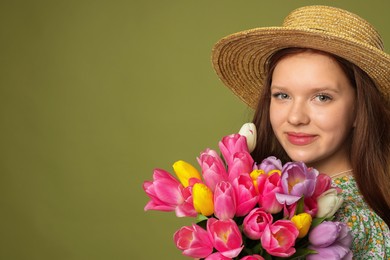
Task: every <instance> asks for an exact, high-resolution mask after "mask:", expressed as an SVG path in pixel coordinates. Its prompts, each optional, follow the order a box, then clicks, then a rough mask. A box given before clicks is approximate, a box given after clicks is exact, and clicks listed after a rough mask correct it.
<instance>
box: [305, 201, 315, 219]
mask: <svg viewBox="0 0 390 260" xmlns="http://www.w3.org/2000/svg"><path fill="white" fill-rule="evenodd" d="M303 211H304V212H306V213H308V214H310V216H312V217H313V218H314V217H315V216H316V215H317V211H318V206H317V200H316V199H315V198H313V197H308V198H305V199H304V208H303Z"/></svg>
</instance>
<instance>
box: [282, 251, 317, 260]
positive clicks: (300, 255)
mask: <svg viewBox="0 0 390 260" xmlns="http://www.w3.org/2000/svg"><path fill="white" fill-rule="evenodd" d="M316 253H317V251H315V250H312V249H309V248H299V249H297V251H296V252H295V254H293V255H292V256H290V257H288V258H281V259H289V260H301V259H305V258H306V256H307V255H310V254H316Z"/></svg>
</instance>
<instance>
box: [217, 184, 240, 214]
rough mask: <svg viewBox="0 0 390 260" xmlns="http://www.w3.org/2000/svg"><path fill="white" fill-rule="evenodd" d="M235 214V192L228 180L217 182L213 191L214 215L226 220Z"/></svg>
mask: <svg viewBox="0 0 390 260" xmlns="http://www.w3.org/2000/svg"><path fill="white" fill-rule="evenodd" d="M235 214H236V194H235V192H234V189H233V186H232V184H231V183H229V182H225V181H222V182H220V183H218V184H217V186H216V187H215V191H214V215H215V216H216V217H217V218H218V219H220V220H227V219H231V218H233V217H234V215H235Z"/></svg>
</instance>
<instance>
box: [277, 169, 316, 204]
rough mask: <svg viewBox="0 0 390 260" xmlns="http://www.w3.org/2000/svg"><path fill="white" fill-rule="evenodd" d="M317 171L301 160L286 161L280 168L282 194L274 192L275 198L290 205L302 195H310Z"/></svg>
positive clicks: (313, 187) (314, 185) (314, 184)
mask: <svg viewBox="0 0 390 260" xmlns="http://www.w3.org/2000/svg"><path fill="white" fill-rule="evenodd" d="M317 175H318V171H317V170H316V169H314V168H307V167H306V165H305V164H304V163H303V162H288V163H286V164H285V165H284V166H283V169H282V179H281V182H282V188H283V194H280V193H279V194H276V195H277V196H276V198H277V200H278V201H279V202H280V203H282V204H284V203H286V204H287V205H291V204H293V203H295V202H297V201H298V200H299V199H300V198H301V197H302V196H305V197H310V196H311V195H312V194H313V192H314V189H315V187H316V179H317Z"/></svg>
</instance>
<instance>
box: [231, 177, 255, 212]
mask: <svg viewBox="0 0 390 260" xmlns="http://www.w3.org/2000/svg"><path fill="white" fill-rule="evenodd" d="M233 188H234V191H235V194H236V203H237V209H236V216H239V217H240V216H245V215H246V214H248V213H249V212H250V211H251V210H252V209H253V208H254V207H255V206H256V204H257V202H258V200H259V198H258V195H257V192H256V188H255V186H254V185H253V181H252V178H251V177H250V176H249V175H248V174H242V175H240V176H238V177H237V178H236V179H234V180H233Z"/></svg>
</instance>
